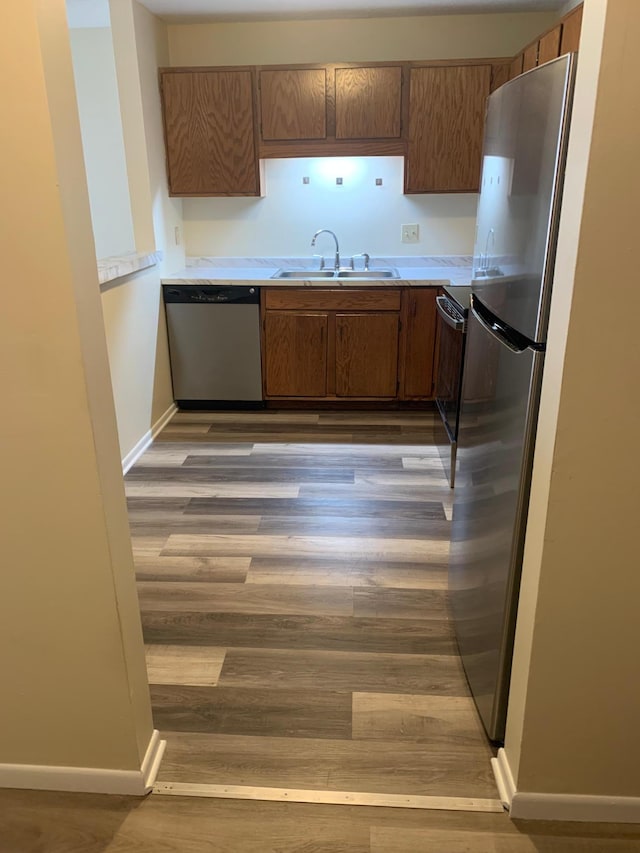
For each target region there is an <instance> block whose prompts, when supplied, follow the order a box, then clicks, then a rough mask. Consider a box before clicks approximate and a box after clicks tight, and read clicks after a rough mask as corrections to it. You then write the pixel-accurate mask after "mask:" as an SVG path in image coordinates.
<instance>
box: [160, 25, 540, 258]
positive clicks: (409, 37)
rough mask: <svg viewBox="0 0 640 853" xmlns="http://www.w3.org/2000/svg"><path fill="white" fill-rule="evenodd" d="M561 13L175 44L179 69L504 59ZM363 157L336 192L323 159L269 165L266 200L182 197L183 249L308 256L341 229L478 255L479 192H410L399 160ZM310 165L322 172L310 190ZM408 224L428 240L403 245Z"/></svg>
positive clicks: (273, 31)
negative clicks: (313, 242) (329, 232)
mask: <svg viewBox="0 0 640 853" xmlns="http://www.w3.org/2000/svg"><path fill="white" fill-rule="evenodd" d="M553 20H555V16H554V15H553V14H552V13H543V14H516V15H513V14H512V15H504V14H502V15H430V16H421V17H403V18H359V19H341V20H323V21H271V22H259V23H226V24H224V23H223V24H190V25H173V26H169V45H170V55H171V64H172V65H228V64H233V65H242V64H263V63H264V64H268V63H289V62H291V63H293V62H333V61H354V62H355V61H367V60H371V61H373V60H380V61H382V60H399V59H406V60H408V59H443V58H444V59H451V58H468V57H476V56H477V57H501V56H510V55H512V54H514V53H515V52H516V51H517V50H518V49H519V48H521V47H522V46H523V45H524V44H525V43H526V42H527V41H529V40H530V39H531V38H532V37H533V36H534V35H536V34H537V33H539V32H541V31H542V30H544V29H545V28H546V27H547V26H548V25H549V23H550V22H552V21H553ZM394 161H395V162H394ZM324 162H325V163H328V167H327V168H328V169H329V170H331V169H332V168H333V165H334V164H333V163H332V162H331V161H324ZM355 162H356V164H357V165H356V167H355V168H356V171H357V172H358V174H359V175H360V176H361V177H362V176H364V175H365V173H366V178H365V177H362V179H361V180H359V181H357V182H355V181H351V182H350V181H349V178H348V177H347V176H345V184H344V185H343V187H342V188H338V189H337V188H336V187H335V178H334V181H333V186H330V184H329V182H328V181H326V180H322V178H321V177H320V178H319V177H318V172H320V171H321V170H322V168H323V167H322V165H317V164H318V163H319V161H315V163H316V165H315V166H313V165H311V166H309V165H307V164H308V161H298V160H291V161H288V162H287V161H279V162H277V163H275V162H273V163H270V162H269V161H267V162H266V164H265V165H266V180H265V186H264V192H265V198H262V199H185V200H184V217H185V245H186V249H187V254H188V255H232V256H252V255H267V256H269V255H282V254H285V255H287V254H291V255H309V254H310V252H311V250H310V248H309V241H310V238H311V235H312V234H313V232H314V231H315V230H316V229H317V228H320V227H328V228H332V229H334V230H336V231H338V232H339V235H340V240H341V243H342V244H343V246H344V248H345V251H347V252H360V251H367V252H369V253H371V254H376V255H425V254H452V255H464V254H471V252H472V251H473V243H474V237H475V217H476V196H475V195H472V194H460V195H456V194H452V195H411V196H405V195H403V172H402V167H401V162H402V161H401V160H399V159H397V158H393V159H391V158H381V160H380V166H376V165H375V164H374V163H373V162H367V161H363V160H360V159H358V160H357V161H355ZM310 169H311V170H313V171H314V176H313V178H315V179H312V181H311V183H310V184H309V185H308V186H304V187H303V186H302V174H303V173H304V174H309V171H310ZM376 170H378V171H377V172H376ZM372 175H377V176H379V177H383V179H384V187H383V188H376V187H375V186H373V185H372V183H371V181H370V180H369V178H370V177H371V176H372ZM336 190H337V191H336ZM411 222H415V223H417V224H418V225H419V226H420V241H419V242H418V243H415V244H405V243H401V241H400V226H401V224H402V223H411Z"/></svg>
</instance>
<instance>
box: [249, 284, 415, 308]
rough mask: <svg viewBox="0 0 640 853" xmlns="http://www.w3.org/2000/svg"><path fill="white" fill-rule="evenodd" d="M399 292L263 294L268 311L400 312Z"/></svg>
mask: <svg viewBox="0 0 640 853" xmlns="http://www.w3.org/2000/svg"><path fill="white" fill-rule="evenodd" d="M400 295H401V290H400V288H398V289H395V290H354V289H352V288H349V290H342V289H341V290H320V289H316V288H313V289H311V288H304V289H300V290H292V289H291V288H287V289H286V290H284V289H282V290H277V289H271V288H270V289H269V290H267V291H266V292H265V294H264V305H265V308H267V309H273V310H278V311H300V310H303V311H306V310H314V311H399V310H400Z"/></svg>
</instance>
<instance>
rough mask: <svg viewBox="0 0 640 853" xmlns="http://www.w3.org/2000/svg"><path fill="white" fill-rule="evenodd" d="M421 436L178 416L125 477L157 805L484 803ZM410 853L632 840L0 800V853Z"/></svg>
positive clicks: (303, 418)
mask: <svg viewBox="0 0 640 853" xmlns="http://www.w3.org/2000/svg"><path fill="white" fill-rule="evenodd" d="M431 423H432V422H431V416H430V415H429V414H426V415H417V414H416V415H399V414H398V415H394V414H389V415H386V414H385V415H367V414H365V413H353V414H350V415H336V414H328V413H327V414H320V415H318V414H311V413H261V414H251V415H235V414H219V415H214V416H212V415H186V414H181V415H179V416H178V417H177V418H176V419H175V420H174V421H173V422H172V423H171V425H170V426H169V427H168V428H167V429H166V430H165V431H164V432H163V433H162V435H161V436H160V437H159V440H158V441H157V442H156V444H155V445H154V446H153V447H152V448H151V449H150V450H149V451H148V452H147V453H145V455H144V456H143V457H142V459H141V460H140V461H139V462H138V463H137V465H136V466H135V468H134V469H133V470H132V471H131V472H130V474H129V475H128V477H127V480H126V485H127V492H128V495H129V506H130V513H131V528H132V533H133V543H134V549H135V559H136V566H137V571H138V578H139V582H140V600H141V604H142V609H143V624H144V631H145V637H146V641H147V659H148V668H149V675H150V680H151V682H152V698H153V706H154V719H155V723H156V726H157V727H158V728H160V729H161V731H162V734H163V736H164V737H166V738H167V741H168V747H167V753H166V757H165V759H164V761H163V764H162V766H161V773H160V779H161V780H165V784H169V782H170V781H173V782H174V783H176V784H177V783H179V782H181V783H182V784H186V783H193V784H194V785H196V786H197V785H200V784H201V785H207V784H212V785H215V784H226V785H238V786H262V787H271V788H273V787H279V788H287V789H289V788H291V787H293V786H295V787H297V788H304V789H306V790H307V791H311V792H312V793H313V792H314V791H316V792H317V793H318V797H319V798H320V797H321V796H325V797H328V796H331V792H332V791H369V792H381V793H382V794H385V792H386V794H385V795H386V796H389V795H390V794H394V793H395V794H397V793H398V792H400V793H403V794H407V793H412V794H420V793H423V794H426V795H436V796H451V797H475V798H479V797H495V796H496V792H495V788H494V785H493V781H492V779H491V776H490V770H489V757H490V755H491V751H490V749H489V747H488V745H487V743H486V741H485V739H484V735H483V734H482V730H481V728H480V724H479V722H478V718H477V715H476V712H475V708H474V706H473V703H472V700H471V698H470V697H469V694H468V691H467V688H466V684H465V681H464V678H463V674H462V671H461V668H460V664H459V661H458V658H457V656H456V649H455V643H454V638H453V634H452V631H451V625H450V622H449V619H448V615H447V601H446V568H445V566H446V559H447V543H448V527H447V520H448V518H449V517H450V501H451V496H450V493H449V489H448V487H447V485H446V483H445V482H444V478H443V475H442V470H441V468H440V465H439V462H438V460H437V457H436V455H435V453H434V451H433V449H432V446H430V445H431V442H432V434H431ZM294 472H295V473H294ZM208 474H209V475H210V476H208ZM421 851H429V853H640V828H638V827H633V826H616V825H611V824H609V825H597V824H562V823H553V824H549V823H537V822H536V823H524V822H520V821H515V822H514V821H511V820H510V819H509V817H508V816H507V815H506V814H504V813H482V812H470V811H446V810H445V811H443V810H427V809H405V808H384V807H377V808H371V807H368V806H355V807H354V806H349V805H324V804H306V803H305V804H302V803H295V802H264V801H257V800H253V801H247V800H241V799H212V798H208V797H181V796H162V795H158V794H152V795H151V796H150V797H148V798H147V799H145V800H139V799H136V798H126V797H117V796H98V795H86V794H58V793H47V792H37V791H6V790H5V791H0V853H421Z"/></svg>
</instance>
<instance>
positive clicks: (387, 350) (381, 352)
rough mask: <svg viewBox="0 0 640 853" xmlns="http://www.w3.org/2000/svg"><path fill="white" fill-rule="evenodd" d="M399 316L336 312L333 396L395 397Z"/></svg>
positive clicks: (396, 389)
mask: <svg viewBox="0 0 640 853" xmlns="http://www.w3.org/2000/svg"><path fill="white" fill-rule="evenodd" d="M399 326H400V317H399V315H398V314H396V313H387V314H374V313H370V314H336V396H338V397H395V396H396V395H397V392H398V332H399Z"/></svg>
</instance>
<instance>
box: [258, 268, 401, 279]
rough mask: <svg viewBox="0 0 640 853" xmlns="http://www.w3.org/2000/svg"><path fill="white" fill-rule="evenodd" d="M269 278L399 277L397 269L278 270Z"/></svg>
mask: <svg viewBox="0 0 640 853" xmlns="http://www.w3.org/2000/svg"><path fill="white" fill-rule="evenodd" d="M271 278H287V279H291V278H297V279H307V280H309V279H315V278H320V279H324V278H333V279H345V278H346V279H348V278H400V275H399V273H398V270H395V269H384V270H278V272H276V273H274V274H273V275H272V276H271Z"/></svg>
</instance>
